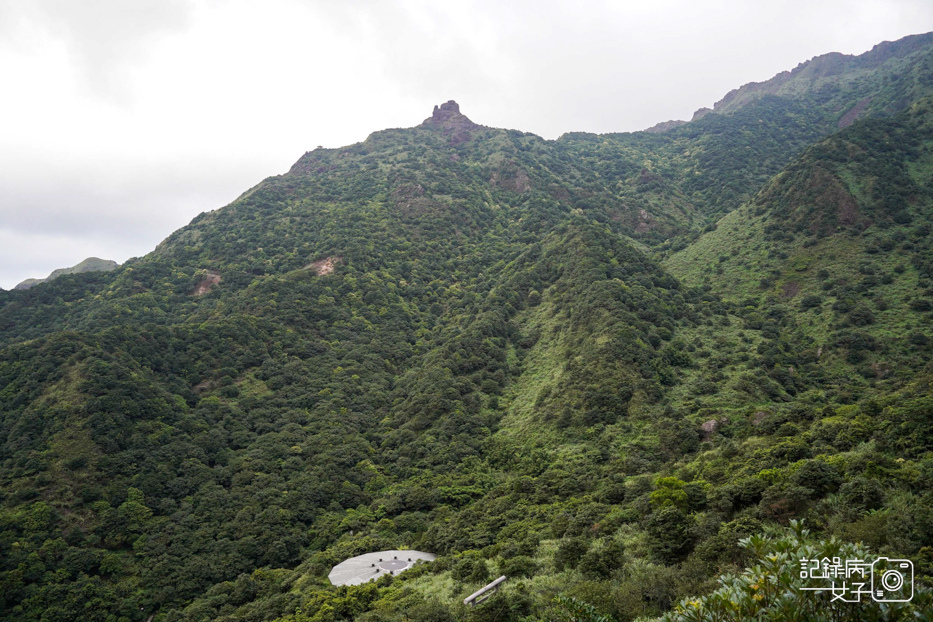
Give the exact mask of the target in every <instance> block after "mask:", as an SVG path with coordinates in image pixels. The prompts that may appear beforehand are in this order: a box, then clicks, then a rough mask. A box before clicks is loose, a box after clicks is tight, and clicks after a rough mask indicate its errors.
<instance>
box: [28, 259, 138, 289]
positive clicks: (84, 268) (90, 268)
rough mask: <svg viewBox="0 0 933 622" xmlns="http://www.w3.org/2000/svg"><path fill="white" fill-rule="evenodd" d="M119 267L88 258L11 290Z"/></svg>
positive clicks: (29, 280)
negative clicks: (68, 275) (62, 277)
mask: <svg viewBox="0 0 933 622" xmlns="http://www.w3.org/2000/svg"><path fill="white" fill-rule="evenodd" d="M119 265H120V264H118V263H117V262H115V261H113V260H110V259H98V258H97V257H88V258H87V259H85V260H84V261H82V262H80V263H78V264H76V265H74V266H71V267H70V268H58V269H57V270H52V273H51V274H49V275H48V276H47V277H45V278H44V279H26V280H25V281H23V282H22V283H20V284H19V285H17V286H16V287H14V288H13V289H29V288H30V287H34V286H36V285H38V284H39V283H45V282H46V281H53V280H55V279H57V278H58V277H60V276H62V275H63V274H81V273H82V272H110V271H111V270H114V269H116V267H117V266H119Z"/></svg>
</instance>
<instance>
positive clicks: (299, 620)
mask: <svg viewBox="0 0 933 622" xmlns="http://www.w3.org/2000/svg"><path fill="white" fill-rule="evenodd" d="M914 43H915V42H914ZM914 43H911V45H914ZM918 45H919V44H918ZM931 47H933V46H929V45H928V44H927V43H924V44H923V45H922V46H918V47H915V48H914V49H913V50H912V51H909V52H907V53H906V54H902V55H901V56H898V55H897V54H896V53H891V50H889V49H888V48H887V47H886V48H883V49H882V50H881V51H880V52H879V53H878V55H879V60H878V62H879V63H880V64H879V65H878V66H879V67H881V68H882V69H878V70H877V73H876V74H875V75H873V77H872V79H871V80H864V81H861V82H858V81H854V80H853V81H852V84H849V85H848V86H846V85H842V86H840V85H839V84H836V83H832V84H828V86H827V87H826V89H828V90H825V92H824V93H823V95H821V96H820V97H816V96H815V95H813V93H811V92H809V91H808V92H804V93H802V94H797V95H794V94H792V93H790V94H783V95H780V94H773V93H766V94H763V95H762V96H761V97H760V98H759V97H757V96H756V97H755V98H751V99H750V100H749V101H748V102H747V103H745V104H743V105H742V106H738V107H736V109H735V110H734V111H732V112H729V113H728V114H720V113H711V114H707V115H705V116H704V117H703V118H702V119H698V120H697V121H695V122H692V123H689V124H685V125H682V126H680V127H676V128H672V129H670V130H669V131H667V132H663V133H650V132H637V133H629V134H605V135H595V134H587V133H568V134H565V135H563V136H562V137H561V138H560V139H558V140H555V141H548V140H544V139H541V138H540V137H537V136H534V135H533V134H528V133H523V132H520V131H517V130H505V129H496V128H488V127H484V126H481V125H478V124H475V123H474V122H473V121H471V120H470V119H469V118H468V117H466V116H465V115H463V113H462V112H461V111H460V107H459V105H458V104H457V103H456V102H453V101H448V102H446V103H444V104H440V105H438V106H437V107H435V109H434V111H433V112H432V114H431V116H430V117H429V118H428V119H426V120H425V121H424V122H423V123H421V124H420V125H417V126H415V127H412V128H404V129H388V130H382V131H377V132H373V133H372V134H370V135H369V136H368V137H367V139H366V140H365V141H363V142H360V143H356V144H354V145H349V146H346V147H341V148H337V149H323V148H320V149H315V150H313V151H309V152H307V153H305V154H304V155H302V156H301V157H300V158H299V159H298V160H297V161H296V162H295V164H294V165H293V166H292V167H291V168H290V169H289V170H288V171H287V172H286V173H284V174H281V175H275V176H272V177H269V178H267V179H265V180H263V181H261V182H260V183H258V184H256V185H254V186H253V187H252V188H251V189H249V190H247V191H246V192H244V193H243V194H242V195H241V196H240V197H238V198H237V199H236V200H235V201H233V202H232V203H231V204H230V205H228V206H226V207H223V208H221V209H218V210H214V211H212V212H205V213H202V214H201V215H199V216H197V217H196V218H194V219H193V220H192V222H191V223H190V224H189V225H187V226H185V227H182V228H180V229H179V230H177V231H175V232H173V233H172V234H171V235H169V236H168V237H167V238H166V239H165V240H164V241H163V242H162V243H161V244H160V245H159V246H158V247H157V248H156V249H155V250H154V251H153V252H152V253H149V254H148V255H146V256H144V257H141V258H138V259H135V260H133V261H128V262H127V263H126V264H124V265H123V266H120V267H119V268H117V269H115V270H113V271H111V272H89V273H84V274H74V275H69V276H67V277H63V278H58V279H55V280H53V281H50V282H47V283H44V284H43V285H42V286H41V287H35V288H31V289H28V290H25V291H13V292H0V586H2V588H3V589H0V617H3V618H4V619H10V620H30V621H33V620H35V621H37V622H38V621H40V620H42V621H46V620H56V621H58V620H61V621H65V620H73V619H88V620H101V621H108V622H109V621H111V620H119V619H121V618H122V619H126V620H131V621H133V622H136V621H139V622H143V621H145V620H150V618H151V620H152V622H187V621H192V622H194V621H195V620H205V619H210V620H221V621H229V622H233V620H237V621H240V620H246V621H249V622H253V621H255V622H260V621H268V620H276V621H278V622H309V621H312V620H313V621H314V622H318V621H323V620H351V619H356V620H361V621H364V622H404V621H405V620H412V621H415V622H432V621H433V622H438V621H443V622H448V621H449V622H452V621H453V620H458V619H460V620H468V621H471V622H480V621H483V620H491V619H496V620H499V621H509V622H513V621H514V622H522V621H524V620H528V619H569V618H573V619H607V618H611V619H615V620H620V621H621V620H632V619H635V618H641V619H644V618H651V617H657V616H662V615H663V616H666V617H665V619H666V620H669V621H671V622H673V621H674V620H676V621H677V622H680V621H681V620H686V619H692V618H690V616H692V615H694V614H696V615H701V614H705V613H710V612H711V611H714V610H715V607H714V604H715V602H719V601H717V600H716V599H717V598H721V597H722V592H721V591H715V592H714V590H716V588H717V584H716V577H717V576H723V577H734V579H726V578H724V579H722V581H723V582H729V581H731V583H729V585H730V586H732V588H734V589H733V592H730V594H731V595H730V596H729V598H734V599H735V602H736V603H739V604H740V605H741V606H742V607H743V611H749V612H751V613H750V615H759V614H760V615H761V616H765V615H768V614H770V613H773V612H774V611H775V609H776V608H777V607H780V606H785V605H787V606H794V607H797V609H795V610H798V611H799V610H806V611H807V612H808V615H811V614H812V617H813V618H814V619H818V620H819V619H827V620H828V619H830V618H831V617H832V618H833V619H846V617H847V616H848V617H849V618H854V617H858V616H859V615H862V616H865V615H867V616H875V617H878V618H879V619H880V618H881V617H882V616H888V617H889V618H892V619H911V616H914V615H915V614H918V613H922V612H925V611H928V610H930V608H931V594H930V591H929V588H930V586H931V585H933V558H931V556H930V551H929V542H931V541H933V477H931V474H933V457H931V454H930V448H931V447H933V438H931V430H933V426H931V425H930V422H931V416H933V414H931V413H933V400H931V398H930V396H929V391H928V389H929V386H930V383H931V379H933V338H931V336H933V330H931V326H933V302H931V300H933V280H931V279H933V260H931V257H933V252H931V242H930V240H931V238H930V232H931V230H933V222H931V221H933V156H931V154H933V130H931V128H933V107H931V105H930V100H929V99H926V97H930V96H933V88H928V87H927V86H925V82H923V81H921V80H919V79H916V80H915V78H918V76H919V77H922V74H923V71H925V69H924V68H925V67H927V64H926V63H927V61H928V58H929V49H930V48H931ZM895 52H896V50H895ZM882 56H884V57H885V58H881V57H882ZM892 59H893V61H903V60H904V59H908V61H909V62H908V61H905V62H902V63H900V64H898V63H895V64H894V65H892V64H891V62H893V61H892ZM904 72H906V73H904ZM902 74H903V75H902ZM905 75H906V76H907V77H906V78H905V77H904V76H905ZM908 78H909V80H908ZM911 81H912V82H911ZM856 82H858V83H857V84H856ZM908 83H909V84H908ZM902 87H903V88H902ZM918 94H923V95H924V97H915V95H918ZM868 97H871V102H874V103H870V104H866V105H865V107H864V112H863V113H862V115H861V116H860V115H858V114H855V115H851V116H852V117H853V118H852V119H851V121H852V122H851V123H850V124H848V125H847V127H845V128H843V129H840V127H839V125H840V124H839V121H840V119H842V118H844V117H845V116H846V113H847V112H848V111H851V107H848V108H847V107H845V106H842V107H840V106H839V104H840V102H842V103H848V102H856V103H857V102H861V101H864V100H865V99H866V98H868ZM752 99H754V101H752ZM905 102H906V103H905ZM888 104H890V105H891V108H890V110H888V109H887V108H885V106H887V105H888ZM901 104H905V105H904V106H901ZM872 106H874V107H872ZM886 111H887V112H889V113H890V114H887V113H886ZM854 117H859V118H854ZM798 520H805V521H806V525H807V528H808V530H810V531H809V532H807V530H803V529H802V528H801V527H800V523H797V522H794V523H791V521H798ZM787 525H791V526H792V528H791V531H787V529H786V526H787ZM773 535H777V536H779V541H775V542H776V543H782V544H781V545H782V546H783V544H786V543H787V541H788V540H794V542H796V545H795V546H798V545H799V547H803V546H809V547H818V548H810V549H808V550H824V549H825V550H829V549H831V548H832V547H836V550H837V551H838V550H839V549H838V546H840V545H839V542H847V543H854V542H860V543H862V544H861V545H860V546H861V547H862V548H860V549H858V551H859V554H860V555H863V556H868V555H877V556H886V557H889V558H892V559H909V560H911V562H912V563H913V564H914V568H915V576H914V579H915V582H916V584H915V586H916V593H915V595H914V600H913V602H912V603H907V604H903V605H901V604H892V605H890V606H888V605H885V607H886V608H884V609H882V607H881V606H880V605H876V604H875V603H862V604H861V605H859V608H858V609H851V608H850V609H848V610H845V609H842V610H836V609H834V607H835V606H836V604H838V603H830V602H829V601H828V599H827V600H821V599H820V598H821V597H820V596H819V595H816V594H812V593H810V592H807V593H806V594H805V596H795V594H800V593H803V592H800V591H799V588H800V586H801V585H802V584H800V583H799V582H797V579H796V577H798V576H799V572H798V571H799V567H798V566H797V565H795V564H796V562H788V563H789V564H791V566H788V567H787V569H786V572H784V571H783V570H781V572H783V574H782V575H781V576H785V575H786V578H787V581H788V582H790V583H789V584H788V585H787V586H785V587H786V589H784V587H782V588H781V591H780V595H779V597H780V598H779V599H778V602H775V599H772V598H771V597H770V596H769V595H767V594H764V593H763V592H762V591H761V590H758V584H756V583H753V579H752V578H751V576H752V575H753V574H754V572H755V571H754V568H755V567H756V566H757V567H761V566H762V565H763V564H767V563H775V562H774V559H772V557H773V556H771V551H770V549H768V547H767V546H765V544H763V543H766V542H767V540H766V539H765V538H766V537H770V536H773ZM747 538H750V539H749V540H746V539H747ZM743 542H745V543H752V544H750V545H749V546H751V547H752V548H750V549H746V548H743V544H742V543H743ZM754 543H758V544H754ZM775 546H777V544H775ZM847 546H848V545H847ZM755 547H757V548H755ZM799 547H798V548H799ZM405 548H412V549H417V550H421V551H428V552H431V553H435V554H437V555H438V557H437V559H436V560H435V561H434V562H432V563H431V564H424V565H419V566H418V567H415V568H413V569H411V570H408V571H406V572H405V573H402V574H401V575H399V576H394V575H393V576H385V577H382V578H380V579H379V580H378V581H375V582H372V583H369V584H365V585H361V586H343V587H339V588H338V587H335V586H332V585H330V583H329V581H328V579H327V576H328V573H329V571H330V569H331V568H332V567H333V566H335V565H336V564H337V563H339V562H341V561H343V560H345V559H348V558H351V557H354V556H357V555H359V554H362V553H365V552H372V551H380V550H404V549H405ZM788 550H790V549H788ZM794 550H796V549H794ZM846 550H849V549H846ZM744 567H747V568H750V570H749V571H748V572H747V573H742V572H741V569H742V568H744ZM749 573H751V574H749ZM502 574H504V575H506V576H508V577H510V580H509V581H508V582H507V583H506V584H504V585H503V587H502V589H501V590H500V593H499V594H498V595H496V596H493V597H492V598H490V599H489V600H488V601H486V602H484V603H483V604H482V605H479V606H477V607H473V608H468V607H467V606H465V605H463V604H462V603H463V599H464V598H465V597H466V596H468V595H469V594H471V593H473V592H475V591H476V590H477V589H479V588H480V587H482V586H483V585H484V584H486V583H487V582H488V581H489V580H490V579H491V578H492V577H494V576H498V575H502ZM746 579H747V581H746ZM743 582H745V583H743ZM743 586H744V588H743ZM732 588H730V589H732ZM740 588H742V589H740ZM745 588H747V589H745ZM743 589H744V590H745V591H744V592H743ZM795 590H797V591H795ZM704 594H706V595H707V596H703V595H704ZM785 594H789V595H790V596H786V595H785ZM804 598H812V599H813V600H806V601H804V600H803V599H804ZM682 599H683V600H682ZM795 599H797V600H795ZM681 600H682V602H681V604H679V605H678V604H676V603H678V601H681ZM729 602H732V601H729ZM788 603H789V604H788ZM739 604H737V605H736V606H739ZM766 611H767V613H766ZM691 612H692V613H691ZM837 614H838V615H837ZM711 615H712V614H711ZM600 616H601V617H600ZM821 616H822V617H821ZM694 617H695V616H694Z"/></svg>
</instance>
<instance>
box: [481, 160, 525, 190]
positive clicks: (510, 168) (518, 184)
mask: <svg viewBox="0 0 933 622" xmlns="http://www.w3.org/2000/svg"><path fill="white" fill-rule="evenodd" d="M489 185H491V186H492V187H493V188H502V189H503V190H509V191H511V192H518V193H522V192H528V191H529V190H531V178H529V177H528V173H526V172H525V169H523V168H521V167H520V166H518V165H517V164H516V163H515V162H506V163H505V164H503V165H502V166H501V167H499V170H497V171H495V172H493V174H492V177H490V178H489Z"/></svg>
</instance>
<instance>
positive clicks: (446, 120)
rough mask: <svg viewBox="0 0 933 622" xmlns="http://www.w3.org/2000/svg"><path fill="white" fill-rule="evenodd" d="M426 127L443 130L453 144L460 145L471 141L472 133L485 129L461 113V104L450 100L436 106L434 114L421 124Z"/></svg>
mask: <svg viewBox="0 0 933 622" xmlns="http://www.w3.org/2000/svg"><path fill="white" fill-rule="evenodd" d="M421 125H422V126H425V127H438V128H440V129H441V130H443V132H444V134H446V135H447V138H448V140H449V141H450V142H451V143H454V144H458V143H464V142H466V141H468V140H470V136H471V134H470V132H471V131H472V130H475V129H479V128H481V127H483V126H482V125H477V124H476V123H473V122H472V121H470V119H468V118H467V117H466V115H464V114H462V113H461V112H460V104H458V103H457V102H455V101H454V100H452V99H451V100H450V101H448V102H446V103H443V104H441V105H439V106H434V112H433V113H431V116H430V117H428V118H427V119H425V120H424V123H422V124H421Z"/></svg>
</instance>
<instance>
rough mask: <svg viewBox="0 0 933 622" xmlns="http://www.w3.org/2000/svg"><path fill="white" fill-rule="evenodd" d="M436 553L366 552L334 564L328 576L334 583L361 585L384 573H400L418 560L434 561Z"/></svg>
mask: <svg viewBox="0 0 933 622" xmlns="http://www.w3.org/2000/svg"><path fill="white" fill-rule="evenodd" d="M435 558H436V555H433V554H431V553H424V552H422V551H378V552H376V553H364V554H363V555H357V556H356V557H351V558H350V559H347V560H344V561H342V562H340V563H339V564H337V565H336V566H334V567H333V568H332V569H331V571H330V574H329V575H327V578H328V579H330V582H331V583H333V584H334V585H360V584H361V583H366V582H368V581H372V580H373V579H378V578H379V577H381V576H382V575H384V574H393V575H396V574H399V573H400V572H405V571H406V570H408V569H409V568H411V567H412V566H414V565H415V563H416V562H417V561H418V560H422V561H425V562H430V561H434V559H435Z"/></svg>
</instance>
